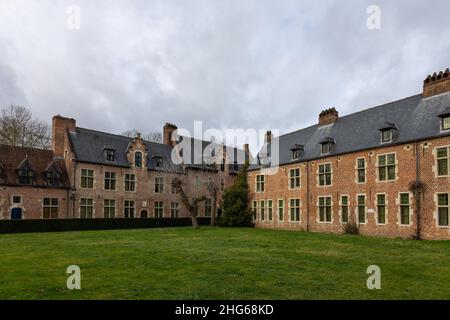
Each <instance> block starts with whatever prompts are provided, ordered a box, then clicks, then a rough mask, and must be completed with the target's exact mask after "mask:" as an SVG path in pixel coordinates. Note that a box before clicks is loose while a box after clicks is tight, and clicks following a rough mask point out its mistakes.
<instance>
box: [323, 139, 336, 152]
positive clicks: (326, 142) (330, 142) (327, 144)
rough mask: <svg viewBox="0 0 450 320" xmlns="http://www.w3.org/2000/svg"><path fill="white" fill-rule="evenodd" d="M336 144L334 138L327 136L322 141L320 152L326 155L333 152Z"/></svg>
mask: <svg viewBox="0 0 450 320" xmlns="http://www.w3.org/2000/svg"><path fill="white" fill-rule="evenodd" d="M335 144H336V142H335V140H334V139H333V138H329V137H327V138H325V139H323V140H322V141H321V142H320V154H321V155H325V154H329V153H331V151H332V150H333V146H334V145H335Z"/></svg>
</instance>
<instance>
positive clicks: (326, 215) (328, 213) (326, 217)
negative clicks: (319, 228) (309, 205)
mask: <svg viewBox="0 0 450 320" xmlns="http://www.w3.org/2000/svg"><path fill="white" fill-rule="evenodd" d="M331 205H332V198H331V197H330V196H325V197H319V202H318V208H319V222H332V219H333V208H332V206H331Z"/></svg>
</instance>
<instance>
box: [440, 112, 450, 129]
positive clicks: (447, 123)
mask: <svg viewBox="0 0 450 320" xmlns="http://www.w3.org/2000/svg"><path fill="white" fill-rule="evenodd" d="M447 130H450V115H447V116H445V117H442V131H447Z"/></svg>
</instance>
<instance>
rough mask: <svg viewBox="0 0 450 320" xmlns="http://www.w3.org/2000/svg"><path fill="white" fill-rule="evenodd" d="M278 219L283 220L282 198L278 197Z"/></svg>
mask: <svg viewBox="0 0 450 320" xmlns="http://www.w3.org/2000/svg"><path fill="white" fill-rule="evenodd" d="M278 220H279V221H283V220H284V199H278Z"/></svg>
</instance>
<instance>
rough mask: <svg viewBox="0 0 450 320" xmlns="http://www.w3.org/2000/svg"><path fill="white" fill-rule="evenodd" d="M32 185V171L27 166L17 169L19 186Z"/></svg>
mask: <svg viewBox="0 0 450 320" xmlns="http://www.w3.org/2000/svg"><path fill="white" fill-rule="evenodd" d="M33 183H34V171H33V170H32V169H31V168H30V167H29V166H28V165H24V166H23V167H22V168H20V169H19V184H24V185H32V184H33Z"/></svg>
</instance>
